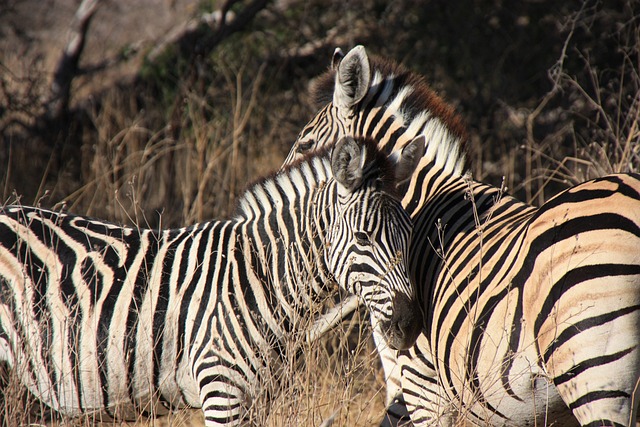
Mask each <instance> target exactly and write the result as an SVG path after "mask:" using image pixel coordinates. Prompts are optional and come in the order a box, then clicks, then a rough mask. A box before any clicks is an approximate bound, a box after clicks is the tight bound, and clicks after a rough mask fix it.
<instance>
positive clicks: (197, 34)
mask: <svg viewBox="0 0 640 427" xmlns="http://www.w3.org/2000/svg"><path fill="white" fill-rule="evenodd" d="M270 1H271V0H252V1H249V2H247V4H246V5H245V6H244V7H243V8H242V9H241V10H240V11H239V12H234V11H232V10H231V7H232V6H234V5H236V4H237V3H243V1H242V0H227V1H226V2H225V3H224V4H223V5H222V7H221V8H220V9H219V10H216V11H213V12H210V13H205V14H202V15H200V16H199V17H197V18H194V19H192V20H190V21H188V22H186V23H183V24H180V25H178V26H177V27H175V28H174V29H173V30H171V31H169V33H168V34H167V36H166V37H165V38H163V39H162V40H161V41H160V42H159V43H158V44H157V45H156V46H155V47H154V48H153V49H152V50H151V51H150V53H149V55H148V56H147V60H148V61H150V62H151V63H153V62H155V61H156V60H157V59H158V56H159V55H160V54H161V53H162V52H164V51H165V49H166V47H167V46H171V45H175V46H178V48H179V49H180V53H181V55H182V56H183V57H184V58H190V57H193V56H195V55H207V54H208V53H209V52H211V51H212V50H213V49H215V47H216V46H217V45H218V44H220V42H222V41H223V40H224V39H226V38H227V37H229V36H230V35H231V34H233V33H235V32H238V31H241V30H243V29H245V28H246V26H247V25H248V24H249V23H250V22H251V20H252V19H253V18H254V17H255V16H256V15H257V14H258V12H260V11H261V10H263V9H264V8H265V7H266V6H267V4H269V2H270ZM237 9H239V8H238V7H237V6H236V10H237Z"/></svg>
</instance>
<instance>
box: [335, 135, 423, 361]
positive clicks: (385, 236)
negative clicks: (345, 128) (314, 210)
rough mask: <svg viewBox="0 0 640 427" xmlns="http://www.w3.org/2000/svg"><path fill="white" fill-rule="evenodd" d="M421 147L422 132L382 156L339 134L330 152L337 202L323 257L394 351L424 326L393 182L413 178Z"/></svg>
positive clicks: (406, 222)
mask: <svg viewBox="0 0 640 427" xmlns="http://www.w3.org/2000/svg"><path fill="white" fill-rule="evenodd" d="M423 150H424V138H422V137H420V138H416V139H415V140H414V141H412V142H411V143H410V144H409V145H408V146H407V147H406V149H405V150H403V152H402V153H401V154H400V155H398V156H395V157H393V158H387V157H386V156H384V155H383V154H381V153H380V152H379V151H378V150H377V148H376V147H375V143H374V142H373V141H372V140H365V139H363V138H360V139H359V140H358V141H356V140H355V139H354V138H352V137H344V138H342V139H340V140H339V141H338V143H337V144H336V145H335V147H334V149H333V152H332V154H331V169H332V172H333V177H334V179H335V181H336V182H337V199H338V203H337V204H336V206H337V209H336V212H333V214H332V215H331V217H332V218H331V220H330V221H329V222H328V224H330V226H329V229H328V230H325V248H326V249H325V259H326V260H325V262H326V265H327V266H328V268H329V271H330V272H331V273H332V274H333V275H334V278H335V280H336V281H337V282H338V284H339V286H340V287H341V288H342V289H344V290H346V291H348V292H350V293H353V294H355V295H356V296H358V298H360V300H361V301H363V302H364V304H365V306H366V307H367V308H368V309H369V312H370V313H371V315H372V317H373V319H374V320H375V321H377V322H378V326H379V329H380V330H381V331H382V333H383V335H384V336H385V338H386V341H387V343H388V345H389V346H390V347H391V348H394V349H405V348H408V347H410V346H411V345H413V343H414V342H415V340H416V339H417V337H418V334H419V333H420V331H421V329H422V314H421V311H420V306H419V304H418V302H417V294H416V291H415V288H414V287H413V286H412V284H411V282H410V280H409V278H408V275H407V268H406V265H405V255H406V253H407V247H408V244H409V239H410V237H411V230H412V224H411V219H410V217H409V215H408V214H407V213H406V211H405V210H404V209H403V208H402V205H401V203H400V201H399V199H398V197H397V196H396V195H395V188H396V187H397V184H398V183H400V182H402V181H404V180H406V179H407V178H408V177H410V176H411V174H412V173H413V171H414V169H415V167H416V166H417V163H418V161H419V160H420V158H421V157H422V151H423Z"/></svg>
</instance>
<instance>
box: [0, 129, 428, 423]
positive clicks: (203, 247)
mask: <svg viewBox="0 0 640 427" xmlns="http://www.w3.org/2000/svg"><path fill="white" fill-rule="evenodd" d="M410 145H411V146H412V147H416V148H417V150H415V151H413V152H412V155H407V156H403V155H402V154H400V155H398V156H395V157H394V158H392V159H391V158H388V157H387V156H386V155H383V154H381V153H380V152H379V151H378V149H377V147H376V143H375V142H373V141H372V140H370V139H363V138H357V139H354V138H351V137H345V138H342V139H340V140H339V141H338V142H337V143H336V145H335V146H333V147H330V148H329V149H327V150H324V151H323V152H321V153H317V155H313V156H309V157H308V158H304V159H302V160H300V162H296V163H295V164H294V165H292V166H290V167H289V168H287V169H286V170H284V171H281V172H279V173H278V174H275V175H273V176H271V177H267V178H265V179H263V180H261V181H259V182H258V183H256V184H254V185H253V186H251V187H250V188H249V189H248V190H247V191H246V192H245V193H244V196H243V197H242V198H241V199H240V202H239V204H238V207H237V211H236V213H235V215H234V216H233V217H232V218H231V219H228V220H214V221H209V222H204V223H200V224H196V225H192V226H188V227H184V228H178V229H167V230H158V231H154V230H151V229H141V228H133V227H122V226H119V225H115V224H112V223H109V222H106V221H102V220H98V219H91V218H88V217H83V216H76V215H72V214H68V213H62V212H54V211H51V210H46V209H42V208H36V207H27V206H20V205H18V206H7V207H4V208H1V209H0V361H3V362H5V363H7V364H8V365H9V366H10V368H11V369H12V370H13V371H15V372H17V375H19V377H20V381H21V382H22V383H23V384H24V385H25V386H26V387H27V388H28V390H29V391H30V392H31V393H32V394H33V395H34V396H35V397H37V398H38V399H39V400H40V401H42V402H43V403H45V404H46V405H48V406H50V407H51V408H52V409H53V410H54V411H56V412H59V413H62V414H63V415H65V416H69V417H75V416H78V415H80V414H91V413H94V414H95V413H100V414H104V415H105V416H106V417H107V418H112V419H128V418H132V417H135V416H136V415H137V414H140V413H142V414H143V415H149V414H152V415H154V414H158V415H160V414H165V413H168V412H171V411H173V410H176V409H179V408H182V407H201V408H202V410H203V412H204V417H205V425H206V426H209V427H210V426H218V425H225V426H231V425H239V424H243V425H245V424H252V421H250V420H248V419H247V412H248V411H247V409H248V406H250V405H251V399H252V397H253V396H254V394H255V393H256V391H255V390H254V388H252V387H255V384H259V383H260V380H261V379H265V378H264V377H265V376H266V375H267V374H269V373H271V374H274V375H277V372H278V366H279V365H280V366H282V365H283V364H284V363H285V362H286V361H287V360H288V359H287V357H288V356H287V354H288V353H287V351H289V350H287V346H286V344H287V340H288V339H292V338H293V337H298V336H304V333H305V332H306V329H308V327H309V326H308V325H311V323H310V322H305V320H306V317H308V316H309V315H310V314H309V313H310V310H311V308H312V307H314V306H315V305H317V304H319V303H322V301H323V298H325V296H326V295H328V294H330V293H331V291H332V290H333V289H335V288H336V286H337V287H338V288H339V289H340V290H342V291H344V292H349V293H352V294H353V295H355V296H357V298H358V299H359V300H360V301H362V303H363V304H365V305H366V306H367V307H369V308H370V309H371V313H372V314H371V316H372V317H373V318H376V319H378V321H379V323H380V328H381V329H382V330H383V331H384V332H385V339H386V341H387V343H388V345H389V346H390V347H392V348H396V349H403V348H408V347H409V346H411V345H412V344H413V343H414V341H415V339H416V338H417V335H418V334H419V332H420V330H421V327H422V315H421V312H420V310H419V308H418V306H417V299H416V295H415V289H414V287H413V286H412V285H411V283H410V281H409V279H408V274H407V271H406V266H405V262H404V257H403V256H404V254H405V253H406V251H407V246H408V243H409V238H410V233H411V220H410V218H409V216H408V214H407V213H406V212H405V211H404V209H403V208H402V206H401V204H400V201H399V199H398V198H397V193H396V187H397V184H398V183H401V182H402V181H404V180H406V179H407V178H408V177H409V176H411V174H412V173H413V170H414V169H415V167H416V165H417V160H419V158H420V157H421V156H422V152H421V151H420V150H421V149H422V148H423V147H424V141H423V138H422V137H419V138H416V141H414V142H413V143H411V144H410ZM413 154H418V155H413ZM269 381H270V379H269ZM101 416H102V415H101Z"/></svg>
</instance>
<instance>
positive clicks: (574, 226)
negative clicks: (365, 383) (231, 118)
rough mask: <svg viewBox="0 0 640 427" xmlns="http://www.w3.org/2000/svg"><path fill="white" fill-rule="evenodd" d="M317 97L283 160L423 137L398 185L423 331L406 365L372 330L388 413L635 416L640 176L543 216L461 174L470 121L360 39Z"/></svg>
mask: <svg viewBox="0 0 640 427" xmlns="http://www.w3.org/2000/svg"><path fill="white" fill-rule="evenodd" d="M316 91H317V93H316V96H317V98H318V99H319V100H320V101H324V102H327V104H326V105H325V106H324V107H322V108H321V110H320V111H319V113H318V114H317V115H316V116H315V117H314V118H313V119H312V120H311V121H310V122H309V124H307V126H306V127H305V128H304V129H303V130H302V132H301V133H300V135H299V138H298V140H297V142H296V143H295V145H294V147H293V148H292V151H291V153H290V154H289V156H288V158H287V160H286V163H288V162H291V161H292V160H293V159H295V158H297V157H298V156H299V155H301V154H303V153H307V152H309V151H311V150H314V149H318V148H321V147H323V146H324V145H325V144H327V143H329V142H331V141H333V140H335V139H336V138H338V137H340V136H342V135H349V134H350V135H364V136H369V137H373V138H375V139H376V140H377V141H379V145H380V148H381V149H382V150H383V151H384V152H386V153H388V154H395V153H398V152H399V150H402V147H403V146H404V145H405V144H406V143H407V142H408V141H410V140H412V139H413V138H415V137H416V136H417V135H423V136H425V137H426V143H427V147H426V151H425V155H424V157H423V159H422V160H421V161H420V163H419V165H418V168H417V169H416V172H415V173H414V175H413V177H412V178H411V179H410V180H409V182H408V183H407V184H405V185H404V186H403V188H402V189H401V191H403V192H404V193H403V200H402V203H403V205H404V206H405V208H406V209H407V211H408V212H409V214H410V215H411V216H412V219H413V221H414V234H413V237H412V241H411V244H410V247H409V261H408V262H409V274H410V276H411V277H412V278H413V279H414V281H415V283H416V285H417V287H418V294H419V298H420V300H421V303H422V304H423V310H424V315H425V324H424V334H421V335H420V337H419V338H418V341H417V342H416V345H415V346H413V347H412V348H411V349H410V350H409V351H404V352H400V353H399V354H398V358H397V362H398V363H399V365H400V368H401V369H400V371H399V370H398V369H394V368H395V363H396V352H394V351H391V350H389V349H388V348H386V346H384V343H382V341H381V340H380V336H379V334H380V331H379V330H377V329H376V328H375V327H374V338H376V342H377V346H378V350H379V352H380V353H381V356H382V359H383V366H384V367H385V373H386V375H387V388H388V403H389V402H391V401H393V399H394V398H395V399H396V403H397V404H396V405H394V410H392V411H389V413H388V416H389V418H392V419H393V418H395V420H393V421H394V422H398V418H400V417H402V416H403V413H405V412H404V411H406V409H407V408H408V410H409V413H410V416H411V420H412V421H413V423H414V424H415V425H444V426H450V425H453V424H454V423H455V422H456V421H459V420H460V419H464V420H466V421H468V422H471V423H474V424H480V425H501V426H524V425H548V424H550V423H552V422H556V423H564V424H562V425H570V424H573V423H576V422H578V423H579V424H580V425H582V426H596V425H598V426H599V425H615V426H622V425H627V424H628V423H631V421H630V413H631V404H632V396H633V393H634V387H635V386H636V382H637V381H638V378H639V377H640V176H638V175H632V174H619V175H611V176H607V177H603V178H600V179H597V180H593V181H589V182H586V183H583V184H581V185H578V186H576V187H574V188H572V189H570V190H567V191H565V192H564V193H561V194H560V195H558V196H556V197H555V198H553V199H552V200H550V201H548V202H547V203H546V204H544V205H543V206H542V207H540V208H539V209H536V208H534V207H532V206H529V205H527V204H525V203H522V202H520V201H518V200H516V199H514V198H512V197H509V196H506V195H504V194H503V191H502V189H500V188H495V187H492V186H489V185H486V184H483V183H480V182H476V181H473V180H472V179H471V178H470V177H468V176H465V175H464V173H463V172H464V171H463V168H464V163H465V153H464V147H463V145H464V140H465V134H464V129H463V128H462V126H461V125H460V121H459V120H458V119H457V117H456V115H455V114H454V112H453V110H452V109H451V108H450V107H449V106H447V105H446V104H444V103H443V101H441V100H440V99H439V98H438V97H437V96H436V95H435V94H434V93H433V92H432V91H431V90H430V89H428V87H427V85H426V84H425V82H424V80H423V79H422V78H421V77H420V76H418V75H416V74H413V73H411V72H409V71H407V70H406V69H405V68H404V67H402V66H400V65H398V64H394V63H392V62H390V61H387V60H382V59H376V58H373V59H370V58H369V57H368V55H367V54H366V52H365V50H364V48H363V47H362V46H358V47H356V48H354V49H353V50H351V51H350V52H349V53H348V54H347V55H346V56H344V55H343V54H342V52H341V51H340V50H339V49H337V50H336V53H335V54H334V57H333V60H332V66H331V69H330V70H329V71H328V72H327V73H325V74H324V75H323V76H321V77H320V78H319V79H318V82H317V86H316ZM286 163H285V164H286ZM398 382H401V384H402V395H400V394H399V388H398V387H399V386H398ZM636 393H637V391H636ZM402 398H404V402H405V403H406V405H407V408H405V406H404V405H403V404H402ZM572 414H573V415H572ZM632 417H633V418H634V419H635V416H633V415H632ZM388 421H389V420H388ZM634 425H635V421H634Z"/></svg>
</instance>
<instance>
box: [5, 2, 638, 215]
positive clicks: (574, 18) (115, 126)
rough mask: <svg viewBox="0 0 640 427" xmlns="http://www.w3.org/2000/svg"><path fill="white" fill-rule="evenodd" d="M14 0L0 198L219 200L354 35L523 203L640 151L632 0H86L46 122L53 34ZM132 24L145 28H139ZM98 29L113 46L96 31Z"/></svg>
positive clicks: (206, 208)
mask: <svg viewBox="0 0 640 427" xmlns="http://www.w3.org/2000/svg"><path fill="white" fill-rule="evenodd" d="M26 3H29V1H26V2H18V1H16V0H14V1H7V2H6V3H5V4H4V6H0V24H2V22H4V23H5V24H7V25H4V26H3V25H0V28H5V29H4V30H2V31H1V33H0V37H2V39H3V44H2V46H3V52H4V55H3V56H0V58H2V59H0V67H2V68H1V69H0V75H1V76H2V78H1V80H2V86H1V87H0V131H1V132H2V146H1V147H0V184H2V185H1V187H0V191H2V200H3V201H4V202H6V201H9V200H12V199H13V198H15V197H16V196H20V197H21V202H22V203H41V204H43V205H46V206H52V205H56V204H59V203H62V202H63V203H65V204H66V206H67V207H68V208H69V209H73V210H75V211H78V212H82V213H89V214H91V215H96V216H103V217H107V218H110V219H114V220H117V221H121V222H136V221H140V220H141V219H143V220H144V221H145V223H146V224H147V225H149V226H157V225H158V224H160V222H162V224H163V225H164V226H175V225H179V224H182V223H184V222H185V221H199V220H204V219H206V218H208V217H211V216H219V215H222V214H225V213H227V212H229V211H230V210H231V208H232V207H233V204H234V201H235V199H236V197H237V195H238V194H239V192H240V191H241V190H242V189H243V188H244V186H245V185H246V184H247V183H248V182H249V181H251V180H253V179H255V178H256V177H257V176H260V175H263V174H265V173H267V172H268V171H270V170H273V169H275V168H277V167H278V166H279V165H280V163H281V161H282V160H283V159H284V156H285V154H286V152H287V151H288V149H289V147H290V146H291V143H292V142H293V141H294V139H295V137H296V135H297V132H298V131H299V129H301V127H302V126H303V124H304V123H305V122H306V121H307V120H308V119H309V118H310V117H311V116H312V114H313V113H314V111H315V110H316V106H314V105H312V103H311V99H310V98H309V96H308V90H307V89H308V85H309V83H310V82H311V81H312V80H313V78H314V77H315V76H317V75H318V74H320V73H321V72H323V71H324V70H325V69H326V68H327V66H328V65H329V63H330V58H331V55H332V52H333V49H334V48H335V47H336V46H340V47H342V48H343V50H345V51H346V50H347V49H349V48H351V47H353V46H354V45H356V44H364V45H365V47H366V48H367V50H368V52H369V53H370V54H372V55H380V56H384V57H388V58H391V59H393V60H396V61H399V62H402V63H403V64H405V65H406V66H408V67H409V68H411V69H413V70H415V71H417V72H418V73H420V74H423V75H424V76H426V78H427V80H428V81H429V83H430V84H431V85H432V86H433V88H434V89H435V90H436V91H437V92H438V93H439V94H440V95H441V96H443V97H444V98H445V99H446V100H447V101H448V102H449V103H451V104H453V105H454V106H455V108H456V110H457V111H458V112H459V113H460V115H461V116H462V117H463V119H464V121H465V122H466V123H467V125H468V128H469V131H470V144H469V148H470V156H469V160H470V169H471V171H472V172H473V175H474V177H475V178H476V179H480V180H484V181H488V182H490V183H493V184H496V185H497V184H499V183H500V181H501V180H502V179H503V177H504V179H505V180H506V183H507V185H508V187H509V190H510V192H512V193H513V194H515V195H516V196H518V197H519V198H521V199H523V200H527V201H530V202H532V203H541V202H543V201H544V200H545V199H547V198H548V197H550V196H551V195H553V194H555V193H556V192H557V191H559V190H561V189H563V188H566V187H567V186H568V185H570V184H573V183H575V182H579V181H581V180H583V179H585V178H588V177H592V176H597V175H600V174H603V173H606V172H611V171H616V170H631V169H634V168H637V167H638V164H639V163H640V161H639V160H638V156H639V148H638V145H639V144H638V141H639V138H638V132H639V131H638V102H639V100H638V98H639V93H640V92H639V87H638V86H639V83H640V77H639V75H638V71H639V69H640V67H639V64H638V59H639V57H638V47H639V44H640V35H639V34H640V33H639V31H638V28H639V25H638V24H639V23H638V19H639V12H640V2H637V1H632V0H621V1H617V0H610V1H606V2H605V1H584V2H583V1H563V2H557V1H552V0H524V1H521V0H517V1H516V0H483V1H480V0H464V1H457V2H449V1H443V0H436V1H419V0H398V1H394V2H384V1H370V0H366V1H365V0H350V1H332V0H329V1H327V0H310V1H309V0H279V1H267V0H264V1H256V0H254V1H248V0H247V1H242V0H231V1H227V2H222V1H214V0H207V1H205V0H202V1H199V2H197V1H193V2H189V1H182V2H181V1H178V0H173V1H167V0H146V6H145V9H143V10H140V8H138V9H136V10H127V9H126V7H124V6H123V5H121V4H119V3H117V2H113V1H103V2H102V4H100V5H99V7H98V9H97V12H96V14H95V17H94V18H93V21H92V23H91V26H90V27H89V29H88V30H87V39H88V44H87V46H88V47H87V48H86V51H85V52H84V53H83V56H82V57H81V58H80V66H79V70H78V73H77V76H75V78H74V80H73V84H72V86H71V96H70V102H69V108H68V110H67V111H65V114H64V115H62V116H60V117H56V120H54V121H53V122H52V121H51V120H49V121H47V120H42V117H43V114H44V113H43V111H42V109H43V102H42V100H43V99H44V98H46V94H47V90H48V88H49V85H50V81H51V75H52V72H53V71H52V68H53V67H54V65H55V62H52V60H49V62H47V61H46V60H43V59H42V56H43V55H49V56H48V57H49V58H51V57H53V58H55V57H56V55H59V52H60V49H62V47H63V43H58V45H55V44H52V43H49V44H47V43H46V42H47V40H43V38H42V37H40V38H39V37H38V33H37V32H34V29H33V28H32V26H33V25H37V24H38V23H37V22H35V23H34V22H33V19H32V20H28V19H26V18H25V14H26V10H28V5H25V4H26ZM78 4H79V2H78V1H73V0H48V1H47V2H45V3H44V4H43V6H42V7H43V8H44V9H47V8H49V9H48V10H49V11H50V12H51V11H56V10H57V11H60V10H68V11H70V12H73V10H75V8H76V7H77V6H78ZM63 6H64V7H63ZM65 8H66V9H65ZM251 8H254V10H251V11H250V12H252V13H253V14H249V16H248V17H247V16H245V15H243V14H244V13H246V12H247V10H249V9H251ZM68 15H69V14H68ZM71 15H72V13H71ZM221 16H224V17H225V23H224V24H221V22H220V21H221ZM161 18H163V19H164V21H162V20H161ZM234 18H243V19H235V20H234ZM43 19H44V18H43ZM154 20H156V21H157V25H156V26H155V27H154ZM238 21H241V22H238ZM43 22H44V24H43V25H54V24H53V23H52V22H47V21H43ZM69 22H70V18H68V16H67V19H66V20H65V19H62V17H61V18H60V19H57V20H56V21H55V25H57V26H58V27H59V30H58V32H59V33H61V34H64V33H65V31H66V28H67V27H69V26H70V24H69ZM162 22H164V24H165V27H162V26H161V25H160V24H161V23H162ZM166 22H170V25H168V26H167V24H166ZM185 22H190V23H192V25H191V27H189V30H188V31H187V30H184V28H182V27H180V26H179V24H181V23H185ZM194 22H195V24H194ZM40 24H42V22H41V23H40ZM107 24H109V25H110V26H108V25H107ZM234 24H235V27H234ZM142 25H147V26H149V28H155V30H156V32H158V31H159V32H158V33H157V34H153V31H152V30H147V33H148V34H147V35H146V36H145V37H141V36H140V35H139V34H136V30H137V29H138V27H139V26H142ZM104 27H107V28H110V31H106V32H105V31H104ZM181 28H182V33H181V32H180V31H178V30H180V29H181ZM176 29H177V30H176ZM174 30H176V31H175V34H177V36H175V37H173V38H171V37H170V36H171V35H172V34H173V33H172V31H174ZM52 31H53V29H52ZM114 32H117V33H118V35H119V37H120V38H119V39H118V40H119V42H118V43H119V44H118V43H115V42H114V43H112V45H110V46H103V45H101V44H100V43H99V42H100V39H101V38H104V39H109V38H113V33H114ZM128 34H131V37H129V39H127V36H128ZM149 34H151V35H149ZM49 42H50V40H49ZM39 44H40V45H41V46H42V45H44V46H47V50H46V52H45V53H44V54H43V53H42V48H41V49H40V50H38V45H39ZM113 44H115V46H113ZM105 45H106V44H105ZM101 47H104V51H102V52H101V51H100V49H101ZM16 51H20V52H22V54H20V55H16V54H15V52H16ZM9 52H14V53H13V54H9ZM114 52H115V53H114ZM16 57H17V58H16ZM109 58H111V60H109ZM160 214H161V215H160ZM138 215H141V216H138ZM142 225H144V224H142Z"/></svg>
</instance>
